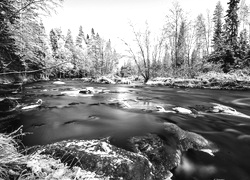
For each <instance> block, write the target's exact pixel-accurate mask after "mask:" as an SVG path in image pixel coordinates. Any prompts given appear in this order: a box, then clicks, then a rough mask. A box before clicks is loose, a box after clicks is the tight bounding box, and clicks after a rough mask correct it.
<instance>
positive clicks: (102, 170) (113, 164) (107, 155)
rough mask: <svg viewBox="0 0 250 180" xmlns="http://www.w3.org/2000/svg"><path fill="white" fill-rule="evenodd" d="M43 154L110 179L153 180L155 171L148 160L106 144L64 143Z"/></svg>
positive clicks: (96, 142)
mask: <svg viewBox="0 0 250 180" xmlns="http://www.w3.org/2000/svg"><path fill="white" fill-rule="evenodd" d="M42 154H50V155H52V156H53V157H54V158H59V159H61V160H62V161H63V162H65V163H67V164H68V165H70V166H79V167H81V168H82V169H84V170H87V171H90V172H95V173H96V174H97V175H103V176H108V177H110V179H119V178H124V179H131V180H132V179H134V180H138V179H152V174H151V173H152V171H153V167H152V165H151V163H150V162H149V161H148V159H147V158H146V157H144V156H141V155H139V154H136V153H132V152H128V151H126V150H124V149H120V148H117V147H115V146H112V145H110V143H109V142H108V141H107V140H89V141H84V140H79V141H63V142H59V143H54V144H51V145H47V146H45V147H44V148H43V150H42Z"/></svg>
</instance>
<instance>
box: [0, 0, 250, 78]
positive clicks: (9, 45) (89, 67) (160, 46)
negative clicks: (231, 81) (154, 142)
mask: <svg viewBox="0 0 250 180" xmlns="http://www.w3.org/2000/svg"><path fill="white" fill-rule="evenodd" d="M61 6H63V1H62V0H53V1H49V0H43V1H35V0H18V1H16V0H15V1H14V0H3V1H2V2H1V3H0V8H1V10H0V12H1V13H0V23H1V29H0V53H1V54H0V58H1V61H0V75H1V76H2V77H3V76H9V75H12V76H15V77H17V78H19V79H20V78H21V79H27V78H29V77H30V76H32V77H33V78H34V77H35V78H37V79H47V80H48V79H51V78H73V77H74V78H76V77H78V78H81V77H98V76H102V75H108V74H116V75H118V76H124V75H126V76H140V77H142V78H143V79H144V82H147V81H148V80H149V79H151V78H154V77H168V76H170V77H195V76H196V75H198V74H199V73H206V72H209V71H215V72H224V73H228V72H232V71H235V70H238V69H247V68H249V66H250V44H249V40H250V32H249V31H250V22H249V13H250V10H249V8H250V7H249V6H247V5H246V3H245V2H244V1H241V2H240V0H229V1H228V7H227V9H226V10H224V9H223V8H222V5H221V3H220V1H218V3H217V4H216V5H215V8H214V12H210V11H207V12H205V13H204V14H199V15H198V16H197V17H196V18H195V19H190V18H189V16H188V13H187V12H185V11H184V10H183V8H182V7H181V5H180V3H179V2H178V1H174V2H173V3H172V7H166V21H165V24H163V26H162V27H163V28H162V31H161V33H160V34H159V35H157V36H156V35H153V33H152V32H151V31H150V25H149V24H148V23H147V22H146V23H145V29H144V31H143V32H141V31H138V30H137V29H136V28H135V26H134V25H133V24H132V23H130V24H129V23H128V26H129V25H130V26H131V31H132V32H133V34H134V37H131V38H133V40H134V41H133V42H134V43H135V44H134V45H131V44H129V43H128V41H129V40H126V39H122V40H121V41H123V42H124V45H125V46H126V48H127V52H126V53H123V52H120V51H119V49H116V47H113V46H112V41H111V40H110V39H109V40H106V39H104V38H102V37H101V35H99V34H98V32H97V31H95V30H94V27H93V28H92V29H91V30H90V33H89V34H87V33H85V32H83V28H82V25H79V33H78V35H77V37H73V36H72V33H71V30H70V29H68V31H67V34H66V35H64V34H63V33H62V30H61V29H60V28H57V27H55V28H53V29H51V30H50V31H49V34H47V33H46V31H45V27H44V25H43V22H42V18H41V17H42V16H48V15H50V14H51V13H54V9H57V8H60V7H61ZM122 58H126V61H125V62H124V64H123V66H122V67H121V68H119V67H118V64H119V61H120V60H121V59H122ZM246 71H247V70H246Z"/></svg>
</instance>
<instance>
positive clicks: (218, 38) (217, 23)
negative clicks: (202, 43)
mask: <svg viewBox="0 0 250 180" xmlns="http://www.w3.org/2000/svg"><path fill="white" fill-rule="evenodd" d="M222 16H223V8H222V6H221V2H220V1H218V3H217V5H216V7H215V10H214V17H213V22H214V35H213V48H214V51H215V52H217V51H220V50H221V48H222V44H223V39H222V36H223V34H222V33H223V32H222V27H223V24H222Z"/></svg>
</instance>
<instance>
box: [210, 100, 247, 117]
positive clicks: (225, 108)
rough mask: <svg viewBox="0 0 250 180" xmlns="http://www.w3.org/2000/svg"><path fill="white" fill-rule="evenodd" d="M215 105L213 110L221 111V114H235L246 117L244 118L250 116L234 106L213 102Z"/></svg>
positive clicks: (214, 111) (215, 111)
mask: <svg viewBox="0 0 250 180" xmlns="http://www.w3.org/2000/svg"><path fill="white" fill-rule="evenodd" d="M212 104H213V105H214V107H213V109H212V112H213V113H219V114H225V115H233V116H238V117H244V118H250V116H248V115H246V114H243V113H241V112H238V111H236V110H235V109H234V108H232V107H229V106H225V105H222V104H218V103H212Z"/></svg>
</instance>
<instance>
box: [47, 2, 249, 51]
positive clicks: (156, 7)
mask: <svg viewBox="0 0 250 180" xmlns="http://www.w3.org/2000/svg"><path fill="white" fill-rule="evenodd" d="M220 1H221V4H222V6H223V7H224V11H225V10H226V9H227V2H229V0H220ZM172 2H173V1H172V0H65V2H64V3H63V7H62V8H58V9H57V12H58V13H57V14H53V15H52V17H46V18H45V19H44V20H43V21H44V25H45V28H46V30H47V32H49V31H50V30H51V29H52V28H56V27H58V28H59V27H61V28H62V30H63V33H64V34H65V35H66V33H67V30H68V29H70V30H71V31H72V34H73V37H74V39H75V37H76V35H77V33H78V30H79V26H80V25H82V27H83V31H84V33H85V35H86V34H90V32H91V28H94V30H95V32H98V33H99V35H100V36H101V37H103V38H104V39H105V40H108V39H111V43H112V44H113V46H114V45H115V46H116V45H117V46H119V44H121V40H120V39H119V38H122V39H126V40H128V41H130V40H131V39H133V37H132V34H131V28H130V26H129V23H128V22H129V21H131V22H132V23H133V24H136V25H137V26H138V27H141V25H144V24H145V21H146V20H147V21H148V23H149V27H150V28H151V29H152V30H157V29H160V28H162V27H163V25H164V19H165V16H166V14H167V13H168V12H169V9H170V8H171V7H172V6H171V4H172ZM217 2H218V0H179V3H180V5H181V7H182V8H183V9H184V10H185V11H186V12H189V14H190V17H193V18H195V17H196V16H197V15H198V14H199V13H203V14H204V15H205V13H206V10H207V9H209V10H210V12H211V14H213V12H214V9H215V6H216V3H217ZM246 4H247V5H249V4H250V0H246ZM117 50H118V52H119V49H117Z"/></svg>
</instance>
